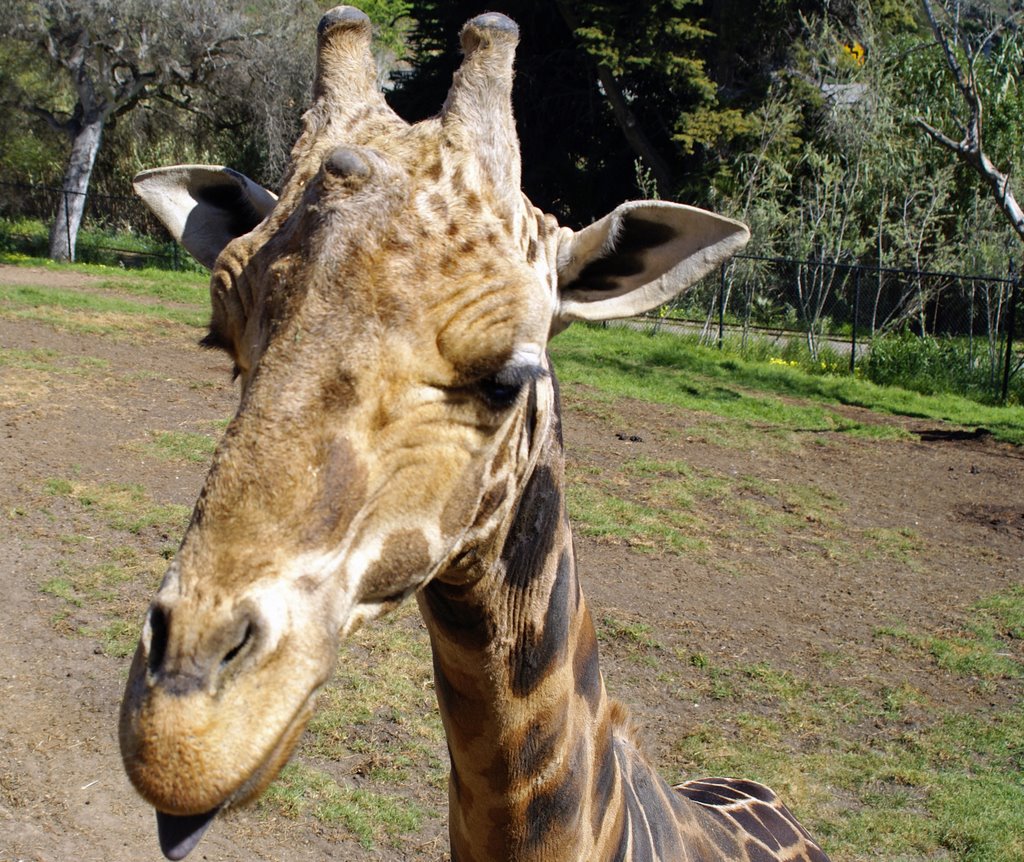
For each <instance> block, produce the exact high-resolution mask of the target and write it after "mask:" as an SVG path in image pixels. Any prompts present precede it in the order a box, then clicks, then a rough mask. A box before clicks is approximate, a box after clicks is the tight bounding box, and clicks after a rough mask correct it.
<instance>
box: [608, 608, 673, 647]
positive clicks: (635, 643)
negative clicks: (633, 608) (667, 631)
mask: <svg viewBox="0 0 1024 862" xmlns="http://www.w3.org/2000/svg"><path fill="white" fill-rule="evenodd" d="M652 632H653V629H652V628H651V626H650V625H649V624H648V623H644V622H640V621H639V620H623V619H619V618H618V617H615V616H611V615H610V614H606V615H605V616H603V617H602V618H601V625H600V626H599V627H598V630H597V636H598V638H600V639H601V640H603V641H608V640H618V641H622V642H623V643H625V644H627V645H628V646H629V647H631V648H634V649H636V648H639V649H640V650H643V651H647V650H652V649H661V645H660V644H659V643H658V642H657V640H655V638H654V635H653V634H652Z"/></svg>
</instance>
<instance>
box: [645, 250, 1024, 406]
mask: <svg viewBox="0 0 1024 862" xmlns="http://www.w3.org/2000/svg"><path fill="white" fill-rule="evenodd" d="M1018 283H1019V279H1018V278H1017V277H1016V276H1015V275H1014V273H1013V272H1012V271H1011V272H1008V274H1007V275H1006V276H986V275H967V274H962V273H948V272H926V271H921V270H907V269H894V268H888V267H879V266H867V265H860V264H839V263H828V262H822V261H808V260H792V259H788V258H774V257H772V258H769V257H757V256H752V255H740V256H737V257H735V258H733V259H732V260H731V261H730V262H729V263H727V264H725V265H723V266H722V267H721V268H720V269H719V270H717V271H716V272H715V273H713V274H712V275H710V276H708V277H706V278H705V279H704V280H703V281H702V282H701V283H700V284H698V285H697V286H696V287H695V288H693V289H691V290H689V291H687V292H686V293H684V294H683V295H681V296H679V297H677V298H676V299H675V300H674V301H673V302H671V303H669V304H668V305H665V306H663V307H662V308H661V309H659V310H658V312H657V313H656V314H654V315H651V316H649V317H648V321H649V322H650V325H651V327H652V329H654V330H664V331H673V332H678V333H681V334H685V333H688V334H691V335H694V336H696V337H697V338H698V339H699V340H700V341H701V342H703V343H705V344H715V345H719V346H724V345H726V344H727V343H728V344H729V345H730V346H733V347H738V348H739V349H741V350H744V351H749V352H752V353H754V354H756V355H776V356H782V357H785V356H787V355H788V356H791V357H794V361H795V357H798V356H799V357H801V358H802V359H803V360H804V361H805V362H806V361H807V360H810V362H811V363H812V364H813V363H818V364H819V365H820V367H821V369H822V370H825V371H838V370H842V369H845V368H848V369H849V371H850V372H851V373H856V371H857V366H858V363H864V364H865V365H866V367H867V369H866V370H867V371H868V374H869V376H870V377H872V379H876V380H877V381H878V382H891V381H889V380H886V379H885V378H886V377H887V374H896V372H897V371H899V372H900V373H901V374H902V375H904V376H905V375H906V374H908V373H910V374H913V375H915V376H917V377H920V378H924V379H921V380H918V381H917V384H918V385H917V386H915V388H919V389H925V390H927V389H929V388H930V389H932V390H933V391H941V390H950V391H965V392H983V393H986V394H988V395H989V396H995V397H1001V398H1002V399H1003V400H1005V399H1006V398H1007V396H1008V395H1009V394H1010V385H1011V381H1012V380H1013V379H1014V377H1015V375H1016V374H1017V372H1018V371H1019V370H1020V368H1021V365H1022V364H1024V357H1022V356H1021V355H1020V351H1019V348H1018V347H1017V346H1016V345H1015V335H1016V333H1015V332H1014V329H1015V325H1016V323H1017V318H1016V314H1015V311H1016V303H1017V296H1018V293H1019V290H1018ZM897 348H898V349H897ZM884 363H889V364H893V363H896V364H899V365H900V366H901V367H900V368H895V367H894V368H886V367H883V366H884ZM897 376H899V375H897ZM951 376H953V377H956V376H959V377H961V378H963V379H962V380H960V381H959V382H957V381H956V380H953V379H950V378H951ZM928 377H931V378H932V381H931V383H932V385H931V386H929V380H928V379H927V378H928Z"/></svg>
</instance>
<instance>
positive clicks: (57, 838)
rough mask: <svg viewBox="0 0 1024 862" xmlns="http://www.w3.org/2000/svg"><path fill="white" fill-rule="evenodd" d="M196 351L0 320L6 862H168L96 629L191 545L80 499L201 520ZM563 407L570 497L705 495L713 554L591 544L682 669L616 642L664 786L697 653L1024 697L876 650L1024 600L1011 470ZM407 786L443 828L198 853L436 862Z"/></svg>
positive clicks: (318, 829)
mask: <svg viewBox="0 0 1024 862" xmlns="http://www.w3.org/2000/svg"><path fill="white" fill-rule="evenodd" d="M23 272H24V271H19V277H21V274H22V273H23ZM194 338H195V333H193V332H191V331H189V330H187V329H185V328H184V327H182V328H180V329H172V330H168V331H166V332H164V333H162V334H160V335H159V336H154V337H147V338H146V339H145V340H144V341H134V342H133V341H131V340H114V339H111V338H109V337H99V336H94V335H88V334H76V333H74V332H69V331H59V330H57V329H54V328H52V327H50V326H47V325H45V324H40V323H35V322H31V321H19V320H13V319H0V349H2V350H3V354H2V356H3V357H5V359H4V360H3V362H0V440H2V443H0V525H2V528H0V530H2V531H0V590H2V592H0V595H2V597H3V599H2V609H0V622H2V624H0V692H2V701H0V702H2V707H0V862H13V860H37V862H67V860H105V862H129V860H131V862H142V860H157V859H159V858H161V857H160V855H159V852H158V850H157V847H156V842H155V836H154V828H153V826H154V823H153V815H152V812H151V811H150V810H149V809H148V808H147V807H146V806H145V805H144V804H143V803H142V802H141V801H140V800H139V799H138V798H137V797H136V796H135V794H134V792H133V791H132V790H131V788H130V787H129V785H128V783H127V781H126V779H125V778H124V775H123V772H122V769H121V766H120V762H119V755H118V750H117V741H116V723H117V710H118V704H119V700H120V696H121V687H122V685H123V680H124V678H125V674H126V669H127V663H128V658H127V657H126V656H124V655H120V654H118V650H116V649H112V648H111V647H110V646H109V643H108V642H107V641H105V640H104V639H103V638H102V637H100V636H99V635H98V634H97V632H98V631H99V630H100V629H101V628H102V627H103V626H107V627H109V626H110V625H111V609H112V608H113V609H114V610H118V611H119V612H121V613H123V615H124V616H125V618H126V619H128V620H129V621H130V623H131V624H132V625H136V624H137V621H138V619H139V617H140V615H141V612H142V609H143V608H144V606H145V603H146V601H147V599H148V596H149V595H150V593H151V590H152V588H153V584H154V582H155V579H158V577H159V571H158V568H159V565H158V564H159V561H160V559H162V557H166V555H167V554H168V553H169V551H168V548H170V549H171V550H173V547H174V545H175V544H176V542H177V540H178V538H179V536H178V534H177V532H176V531H175V530H176V528H174V527H173V526H170V525H171V523H172V522H174V517H172V516H171V515H167V516H166V517H164V518H163V519H162V520H161V519H157V520H156V521H149V522H147V523H145V524H143V525H142V526H139V527H138V529H136V530H135V531H132V530H130V529H127V530H126V529H125V527H124V526H123V525H122V526H118V525H117V524H116V523H115V522H114V520H113V519H114V516H113V515H110V514H109V513H107V515H106V516H103V511H102V506H103V503H102V501H100V502H98V503H89V502H83V501H84V500H85V494H86V492H85V491H81V490H79V489H82V488H84V489H93V492H94V491H95V489H108V490H109V489H125V488H129V489H130V488H134V489H136V490H135V491H128V492H126V493H132V494H136V497H137V499H139V500H143V499H144V500H145V501H147V503H146V505H150V504H159V505H162V506H169V507H175V506H176V507H179V509H180V507H189V506H191V503H192V501H193V499H194V497H195V495H196V493H197V491H198V489H199V486H200V484H201V482H202V478H203V474H204V472H205V466H204V463H203V462H202V460H196V461H192V460H187V459H183V458H167V457H162V456H158V455H157V454H154V451H155V450H154V449H153V447H152V443H153V440H154V435H156V434H157V433H166V432H173V433H179V434H183V435H193V436H202V435H208V436H216V434H217V431H218V427H219V426H218V424H217V423H218V422H223V420H225V419H226V418H228V417H229V416H230V414H231V412H232V410H233V408H234V400H235V393H234V391H233V389H232V386H231V384H230V369H229V367H228V364H227V362H226V361H224V360H223V359H222V358H221V357H220V356H218V355H216V354H212V353H209V352H203V351H200V350H198V349H196V348H195V347H194ZM565 398H566V402H567V410H566V412H567V415H566V422H565V425H566V430H567V445H568V448H569V452H570V457H571V465H570V467H571V475H573V476H574V477H577V479H578V480H579V481H581V482H584V483H585V482H598V483H599V482H613V483H617V486H618V487H621V488H623V489H624V492H635V493H637V494H640V495H642V494H645V493H647V492H648V488H647V486H646V485H645V486H643V487H638V488H636V489H632V491H631V488H630V483H633V482H637V481H638V480H637V479H636V475H637V474H636V472H635V470H634V471H633V472H630V470H631V468H630V465H631V464H635V463H636V459H637V458H638V457H639V456H643V457H644V458H646V459H648V461H649V462H653V463H657V464H667V463H678V462H685V463H686V464H688V465H690V467H691V468H692V470H693V471H695V475H696V476H697V477H698V478H700V479H702V481H704V487H705V492H706V493H704V495H703V496H700V495H698V497H697V498H696V502H695V504H694V507H693V518H694V520H693V530H694V533H695V535H698V536H699V537H700V538H701V541H702V543H703V544H702V546H701V547H699V548H696V549H695V550H694V551H693V552H692V553H687V554H682V555H672V554H665V553H659V552H653V553H652V552H650V551H649V550H648V549H645V548H642V547H640V546H636V545H634V546H633V547H631V546H630V545H629V544H627V543H614V542H609V541H607V540H597V539H592V538H581V539H580V541H579V559H580V567H581V571H582V572H583V579H584V586H585V588H586V589H587V592H588V598H589V601H590V603H591V605H592V608H593V609H594V613H595V616H596V617H597V618H598V621H599V624H600V625H601V626H602V627H603V629H604V630H608V629H609V626H612V627H614V625H620V624H626V623H631V622H632V623H642V624H643V626H644V628H643V629H642V630H643V631H644V632H647V633H648V634H647V635H645V636H649V637H650V638H652V639H653V640H656V641H657V644H658V652H657V656H656V657H657V660H658V662H661V663H667V662H670V663H672V667H671V668H666V669H664V673H660V672H659V673H655V672H651V670H650V667H649V665H645V664H643V663H642V662H637V661H636V660H635V655H634V654H633V653H631V652H630V650H629V649H628V648H627V647H628V645H624V644H623V643H622V642H620V641H617V640H616V639H615V638H614V637H608V636H605V640H604V647H603V649H604V651H605V656H606V673H607V676H608V681H609V688H610V689H611V690H612V691H613V692H614V693H616V694H617V695H618V696H620V697H621V698H622V699H623V700H625V701H627V702H629V703H631V704H632V705H634V711H635V713H636V715H637V718H638V720H639V721H640V723H641V724H642V725H644V726H645V728H646V730H645V735H646V737H647V739H648V740H649V744H650V747H651V748H652V750H653V752H654V753H655V755H656V756H657V757H658V759H659V760H660V762H662V763H663V764H665V765H666V768H665V773H666V775H667V776H669V777H671V778H675V777H677V776H678V774H679V773H680V772H681V770H682V769H684V768H685V764H682V763H679V762H678V755H677V754H674V752H675V748H674V744H675V740H676V739H677V738H678V729H679V728H685V727H687V726H690V725H692V724H694V723H696V722H706V721H708V720H709V718H711V719H714V720H719V719H720V721H721V725H722V728H723V730H722V732H723V734H726V735H727V734H728V733H729V732H730V730H729V728H730V720H731V718H730V715H729V710H731V709H733V708H734V706H732V705H730V704H729V703H728V702H718V701H713V700H709V699H708V698H705V697H701V696H700V694H699V692H700V685H699V683H698V681H696V677H695V675H696V674H698V672H699V667H697V666H691V664H694V665H699V662H696V661H693V662H687V661H686V657H694V656H702V657H705V658H706V660H707V661H708V662H711V663H722V664H723V665H724V664H729V663H736V662H760V663H766V664H770V665H771V666H773V667H776V668H779V669H782V670H784V671H786V672H791V673H794V674H799V675H800V676H801V677H806V678H809V679H811V680H815V681H818V682H819V683H820V684H822V685H827V684H840V683H841V684H845V685H855V686H859V687H861V688H863V689H865V690H879V689H882V688H884V687H887V686H897V685H903V686H911V687H913V689H914V690H915V691H919V692H921V693H923V695H924V696H927V697H928V698H931V699H934V700H935V701H939V702H945V703H956V704H959V705H961V706H962V707H963V708H964V709H966V710H968V711H978V712H984V711H985V710H989V709H994V708H1003V707H1005V706H1006V705H1008V704H1009V703H1011V702H1012V700H1013V699H1014V698H1015V697H1017V696H1019V692H1018V691H1015V690H1014V689H1012V688H1011V687H1008V686H1002V685H995V686H982V687H979V686H972V685H965V684H964V681H963V680H962V679H960V678H958V677H955V676H953V675H950V674H942V673H936V672H935V670H934V667H933V666H931V665H930V664H929V663H927V662H924V661H922V662H920V663H919V664H915V663H913V662H908V660H907V659H906V657H905V656H904V655H902V654H894V653H893V652H891V651H889V650H887V649H886V647H885V643H884V642H883V641H880V639H879V637H878V630H879V628H880V627H882V626H889V625H896V624H899V625H903V626H906V627H908V628H910V629H914V630H918V629H920V630H928V631H942V630H954V629H955V628H956V627H957V626H958V625H959V624H960V623H961V621H962V619H963V616H964V614H965V613H966V611H967V609H968V608H969V607H970V606H971V604H972V603H974V602H975V601H976V600H977V599H978V598H979V597H981V596H985V595H989V594H992V593H994V592H997V591H999V590H1005V589H1006V588H1007V587H1009V586H1011V585H1013V584H1019V583H1021V580H1022V572H1024V458H1022V453H1021V452H1020V451H1019V450H1016V449H1014V448H1012V447H1009V446H1005V445H1002V444H999V443H996V442H993V441H991V440H989V439H986V438H984V437H982V438H979V439H955V438H953V439H947V438H944V436H943V434H944V433H945V430H946V429H940V430H941V431H942V432H943V433H940V434H938V435H932V436H928V435H926V437H924V438H923V437H921V436H920V435H919V434H911V435H908V436H907V437H906V438H904V439H895V440H893V439H890V440H881V441H879V440H872V439H867V438H856V437H851V436H848V435H841V434H803V435H801V434H790V435H783V437H780V436H779V435H776V434H772V433H769V432H768V431H766V432H765V433H764V434H763V435H759V434H758V433H757V431H756V429H754V431H753V432H752V433H751V434H750V435H749V436H748V437H747V438H745V439H744V440H743V441H742V442H739V443H738V442H737V441H736V440H729V441H722V440H718V439H715V437H714V435H713V434H712V433H709V432H707V431H706V430H699V431H697V432H694V430H693V429H694V428H698V429H701V428H706V423H704V422H703V420H702V418H701V417H699V416H696V415H695V414H688V413H686V412H684V411H673V410H669V409H661V408H650V407H647V406H641V405H628V404H627V405H623V404H618V405H616V406H615V407H614V408H613V409H606V408H604V407H600V408H599V407H596V406H595V403H596V402H595V401H594V400H593V399H592V398H590V397H589V394H588V393H587V392H586V391H585V390H570V391H568V392H567V393H565ZM627 417H628V418H627ZM864 418H869V417H864ZM872 421H886V422H898V423H899V424H902V425H903V426H904V427H905V428H907V429H908V430H909V431H917V432H920V431H922V430H926V429H925V428H924V427H923V426H922V423H920V422H914V421H904V420H892V419H886V420H882V419H878V420H872ZM928 427H929V428H930V427H932V426H930V425H929V426H928ZM630 437H639V438H641V439H640V440H639V441H637V440H634V441H630V439H629V438H630ZM621 438H625V439H621ZM730 478H731V479H734V480H737V482H736V484H732V485H728V486H724V485H723V484H722V482H721V481H718V480H723V481H724V480H725V479H730ZM713 480H714V481H718V484H715V483H714V481H713ZM776 488H777V489H779V490H778V491H775V490H773V489H776ZM69 489H70V490H69ZM707 489H710V490H707ZM716 489H717V490H716ZM133 499H134V498H133ZM139 505H141V504H139ZM179 509H173V511H174V512H179ZM755 515H756V516H758V517H756V518H755ZM104 517H105V518H106V520H104ZM175 517H178V518H179V519H180V517H181V516H180V514H179V515H177V516H175ZM174 523H177V522H174ZM112 547H116V548H121V549H122V552H121V553H122V556H130V557H131V559H132V560H133V561H134V562H133V565H136V568H138V569H139V571H143V574H142V575H140V577H139V580H138V582H137V583H129V584H124V583H120V582H118V583H116V584H115V585H114V586H111V585H109V584H107V583H106V582H103V583H99V582H97V583H98V585H97V586H96V591H95V593H89V594H88V595H87V596H86V595H85V594H84V593H78V594H75V595H73V596H71V599H74V601H72V600H71V599H69V597H68V594H67V590H66V587H62V586H61V584H62V583H63V582H62V581H61V578H62V577H64V576H68V577H70V575H68V573H69V572H71V573H73V574H74V573H78V574H77V575H76V576H80V575H81V573H83V572H89V571H92V570H93V569H95V570H96V571H97V572H101V573H102V572H104V571H107V570H106V569H104V566H105V565H106V564H107V562H108V561H109V555H110V549H111V548H112ZM123 549H127V550H123ZM152 560H156V561H157V564H152V563H151V562H150V561H152ZM97 577H99V576H98V575H97ZM111 583H113V582H111ZM62 590H64V592H63V593H62V592H61V591H62ZM104 590H106V591H107V592H104ZM108 593H109V595H108ZM111 596H112V597H111ZM75 601H77V602H78V604H76V603H75ZM409 626H410V627H411V629H415V628H416V626H415V621H412V622H410V623H409ZM839 655H841V656H842V660H841V661H839V660H837V659H836V656H839ZM666 675H670V676H671V681H672V682H671V690H670V689H669V687H668V684H667V683H666V682H665V679H666V678H668V677H667V676H666ZM799 744H800V743H799V742H795V743H794V745H797V746H798V745H799ZM439 750H440V749H439ZM360 775H361V773H359V774H357V775H356V776H355V777H354V778H350V779H346V780H353V781H360V780H362V779H361V778H360V777H359V776H360ZM417 782H418V778H417V774H416V773H415V772H413V773H412V774H411V775H410V776H409V778H407V779H406V782H405V786H404V789H403V791H402V792H405V793H407V794H410V795H411V796H412V797H414V798H416V799H417V800H418V801H419V803H420V804H421V805H422V806H423V807H426V808H428V809H432V810H433V811H434V813H433V814H432V815H431V816H430V817H428V818H427V819H426V821H425V822H424V824H423V825H422V826H421V827H420V828H419V830H418V832H416V834H415V835H414V837H413V838H411V839H408V840H405V841H399V842H398V843H396V844H392V845H388V844H386V843H384V844H382V843H380V842H377V843H375V844H374V846H373V847H367V846H364V845H365V844H366V843H367V842H363V843H360V842H358V841H356V840H354V839H353V838H352V837H351V835H349V834H347V833H346V832H345V831H344V830H342V829H340V828H339V827H337V826H325V825H324V824H323V823H321V822H319V821H318V820H316V819H314V818H312V817H310V816H308V815H301V816H297V817H293V818H288V817H282V816H278V815H277V814H276V813H275V812H274V811H268V810H267V809H255V810H252V811H248V812H242V813H240V814H238V815H235V816H234V817H232V818H229V819H227V820H226V822H224V823H223V824H219V825H218V826H217V828H215V829H214V830H212V831H211V833H210V834H209V835H208V837H207V838H205V839H204V841H203V844H202V845H201V848H200V851H198V855H197V856H196V857H195V858H198V859H203V860H224V862H229V860H243V859H244V860H283V859H288V860H293V862H303V860H307V859H308V860H312V859H324V858H331V859H355V860H363V859H367V860H368V859H395V858H401V859H417V860H441V859H444V858H446V853H445V850H446V843H447V842H446V839H445V837H444V830H445V826H444V819H445V818H444V813H443V807H444V801H443V800H444V793H443V789H442V787H440V786H429V787H427V786H422V787H421V786H419V785H418V784H417ZM835 858H836V859H837V860H840V859H842V858H843V856H842V854H841V853H836V854H835Z"/></svg>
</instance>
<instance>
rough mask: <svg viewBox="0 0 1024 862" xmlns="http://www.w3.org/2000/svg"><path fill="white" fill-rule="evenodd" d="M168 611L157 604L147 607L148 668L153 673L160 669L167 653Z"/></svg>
mask: <svg viewBox="0 0 1024 862" xmlns="http://www.w3.org/2000/svg"><path fill="white" fill-rule="evenodd" d="M170 627H171V619H170V613H169V612H168V611H165V610H164V609H163V608H161V607H160V606H159V605H154V606H153V607H151V608H150V609H149V662H148V664H149V670H150V673H154V672H156V671H158V670H159V669H160V667H161V666H162V665H163V663H164V657H165V656H166V655H167V639H168V637H169V634H170Z"/></svg>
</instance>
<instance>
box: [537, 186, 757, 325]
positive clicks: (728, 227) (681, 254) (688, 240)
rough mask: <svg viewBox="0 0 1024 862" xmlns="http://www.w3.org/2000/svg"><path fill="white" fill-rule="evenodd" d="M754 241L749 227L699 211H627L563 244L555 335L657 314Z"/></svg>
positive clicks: (676, 207)
mask: <svg viewBox="0 0 1024 862" xmlns="http://www.w3.org/2000/svg"><path fill="white" fill-rule="evenodd" d="M749 239H750V231H749V230H747V226H746V225H744V224H741V223H740V222H738V221H733V220H732V219H727V218H724V217H722V216H718V215H715V214H714V213H710V212H707V211H706V210H701V209H697V208H696V207H689V206H684V205H682V204H673V203H666V202H663V201H632V202H630V203H625V204H622V205H621V206H619V207H616V208H615V210H613V211H612V212H611V213H609V214H608V215H606V216H605V217H604V218H603V219H601V220H600V221H596V222H594V223H593V224H592V225H590V226H589V227H585V228H583V230H581V231H579V232H577V233H572V234H567V235H566V236H565V238H564V239H563V240H562V242H561V244H560V245H559V249H558V293H559V297H558V309H557V310H556V312H555V320H554V322H553V324H552V333H553V334H554V333H557V332H560V331H561V330H562V329H564V328H565V327H566V326H568V325H569V324H570V323H572V322H573V321H574V320H611V319H614V318H619V317H632V316H633V315H635V314H641V313H643V312H645V311H650V310H651V309H654V308H657V307H658V306H659V305H661V304H663V303H665V302H668V300H670V299H671V298H672V297H673V296H675V295H676V294H677V293H680V292H682V291H683V290H685V289H686V288H687V287H689V286H690V285H692V284H694V283H695V282H696V281H698V280H700V279H701V278H702V277H703V276H705V275H707V274H708V273H709V272H711V270H713V269H714V268H715V267H716V266H718V265H719V264H720V263H721V262H722V261H724V260H727V259H728V258H729V257H730V256H732V255H734V254H736V253H737V252H738V251H740V249H742V248H743V246H745V245H746V244H747V240H749Z"/></svg>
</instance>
